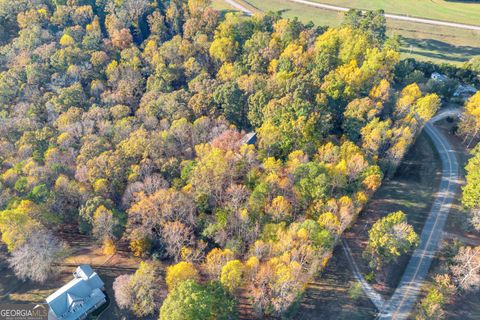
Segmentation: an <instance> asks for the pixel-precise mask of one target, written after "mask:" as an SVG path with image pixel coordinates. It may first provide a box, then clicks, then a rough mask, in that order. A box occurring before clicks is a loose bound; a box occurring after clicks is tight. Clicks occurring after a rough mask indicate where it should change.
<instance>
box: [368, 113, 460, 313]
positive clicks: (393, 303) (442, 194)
mask: <svg viewBox="0 0 480 320" xmlns="http://www.w3.org/2000/svg"><path fill="white" fill-rule="evenodd" d="M438 119H439V118H438V117H437V118H435V120H438ZM432 123H433V122H429V123H427V124H426V125H425V129H424V130H425V131H426V133H427V134H428V136H429V137H430V138H431V140H432V142H433V144H434V146H435V148H436V149H437V152H438V153H439V155H440V159H441V161H442V180H441V182H440V188H439V191H438V195H437V196H436V198H435V201H434V203H433V206H432V208H431V210H430V213H429V215H428V217H427V220H426V222H425V225H424V227H423V230H422V234H421V235H420V245H419V246H418V248H417V249H416V250H415V252H414V253H413V256H412V258H411V259H410V261H409V263H408V265H407V267H406V269H405V272H404V274H403V276H402V279H401V280H400V283H399V285H398V287H397V289H396V290H395V292H394V293H393V296H392V298H391V299H390V300H389V301H388V302H387V303H386V304H385V306H384V308H383V309H382V310H381V312H380V313H379V315H378V317H377V319H394V320H401V319H407V317H408V315H409V313H410V311H411V310H412V307H413V306H414V304H415V301H416V300H417V297H418V294H419V292H420V289H421V286H422V283H423V280H424V278H425V276H426V275H427V273H428V269H429V268H430V265H431V263H432V260H433V258H434V257H435V254H436V252H437V249H438V246H439V244H440V241H441V238H442V232H443V227H444V225H445V221H446V219H447V216H448V212H449V211H450V207H451V204H452V201H453V199H454V197H455V196H456V194H457V190H458V169H459V168H458V161H457V157H456V155H455V152H454V150H453V149H452V147H451V146H450V143H449V142H448V140H447V139H445V137H444V136H443V135H442V134H441V133H440V132H439V131H438V130H437V129H436V128H435V127H434V126H433V124H432Z"/></svg>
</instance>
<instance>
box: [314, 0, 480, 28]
mask: <svg viewBox="0 0 480 320" xmlns="http://www.w3.org/2000/svg"><path fill="white" fill-rule="evenodd" d="M312 1H315V2H319V3H327V4H332V5H336V6H340V7H347V8H357V9H365V10H377V9H383V10H385V12H388V13H395V14H401V15H408V16H412V17H420V18H428V19H435V20H444V21H451V22H458V23H465V24H474V25H480V2H478V1H445V0H402V1H398V0H312Z"/></svg>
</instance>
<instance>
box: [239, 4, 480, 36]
mask: <svg viewBox="0 0 480 320" xmlns="http://www.w3.org/2000/svg"><path fill="white" fill-rule="evenodd" d="M230 1H233V0H230ZM287 1H291V2H296V3H301V4H305V5H308V6H312V7H317V8H321V9H326V10H333V11H342V12H346V11H348V10H350V9H352V8H345V7H339V6H333V5H330V4H324V3H319V2H313V1H308V0H287ZM385 18H389V19H393V20H403V21H410V22H417V23H424V24H431V25H437V26H446V27H453V28H461V29H467V30H475V31H480V26H476V25H470V24H463V23H455V22H447V21H441V20H433V19H424V18H414V17H408V16H402V15H398V14H390V13H385Z"/></svg>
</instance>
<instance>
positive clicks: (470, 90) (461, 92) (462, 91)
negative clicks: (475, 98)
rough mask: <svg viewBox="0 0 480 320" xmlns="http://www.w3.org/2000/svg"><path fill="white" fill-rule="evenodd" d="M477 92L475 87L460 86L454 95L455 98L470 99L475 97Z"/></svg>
mask: <svg viewBox="0 0 480 320" xmlns="http://www.w3.org/2000/svg"><path fill="white" fill-rule="evenodd" d="M476 92H477V89H475V87H473V86H470V85H459V86H458V87H457V90H455V92H454V93H453V96H454V97H463V98H468V97H470V96H472V95H474V94H475V93H476Z"/></svg>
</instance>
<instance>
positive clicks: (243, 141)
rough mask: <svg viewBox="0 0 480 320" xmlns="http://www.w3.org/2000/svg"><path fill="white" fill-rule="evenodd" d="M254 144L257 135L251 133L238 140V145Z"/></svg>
mask: <svg viewBox="0 0 480 320" xmlns="http://www.w3.org/2000/svg"><path fill="white" fill-rule="evenodd" d="M255 142H257V133H256V132H253V131H252V132H249V133H247V134H246V135H244V136H243V138H242V139H241V140H240V144H254V143H255Z"/></svg>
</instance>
